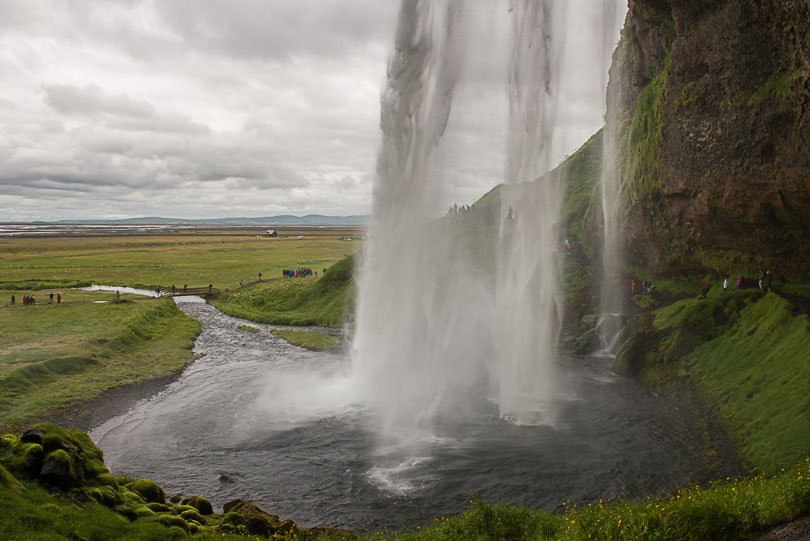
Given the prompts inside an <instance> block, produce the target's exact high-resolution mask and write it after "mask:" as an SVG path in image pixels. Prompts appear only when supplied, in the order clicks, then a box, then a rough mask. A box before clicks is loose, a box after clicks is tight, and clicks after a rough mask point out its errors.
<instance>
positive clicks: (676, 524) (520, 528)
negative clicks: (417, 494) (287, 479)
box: [363, 461, 810, 541]
mask: <svg viewBox="0 0 810 541" xmlns="http://www.w3.org/2000/svg"><path fill="white" fill-rule="evenodd" d="M808 511H810V462H808V461H805V462H803V463H801V464H800V465H798V466H796V467H793V468H791V469H789V470H787V471H784V472H780V473H779V474H777V475H775V476H773V477H765V476H757V477H752V478H746V479H726V480H723V481H721V482H717V483H714V484H712V485H711V486H710V487H708V488H700V487H689V488H685V489H682V490H680V491H678V493H677V494H676V495H674V496H673V497H670V498H666V499H654V498H649V499H646V500H622V501H618V502H610V503H606V502H600V503H598V504H595V505H590V506H587V507H580V508H577V507H573V506H566V507H565V510H564V512H563V513H562V514H555V513H551V512H548V511H536V510H530V509H525V508H519V507H511V506H506V505H491V504H487V503H484V502H482V501H478V500H476V501H473V503H472V505H471V506H470V509H469V510H468V511H466V512H465V513H464V514H462V515H460V516H457V517H445V518H440V519H437V520H436V522H435V524H434V525H432V526H431V527H428V528H423V529H419V530H416V531H414V532H410V533H402V534H396V533H391V532H382V533H379V534H377V535H375V536H367V537H363V539H397V540H400V541H451V540H459V541H461V540H465V541H466V540H471V541H477V540H480V541H485V540H487V541H488V540H495V539H498V540H505V539H509V540H524V539H525V540H549V541H552V540H555V541H584V540H590V539H599V540H610V539H615V540H620V539H633V540H650V541H653V540H655V541H670V540H671V541H678V540H683V539H694V540H702V539H711V540H713V541H723V540H729V541H731V540H738V539H744V538H747V536H749V535H750V534H752V533H754V532H756V531H758V530H760V529H763V528H767V527H769V526H774V525H779V524H783V523H785V522H788V521H790V520H792V519H794V518H796V517H799V516H801V515H803V514H805V513H807V512H808Z"/></svg>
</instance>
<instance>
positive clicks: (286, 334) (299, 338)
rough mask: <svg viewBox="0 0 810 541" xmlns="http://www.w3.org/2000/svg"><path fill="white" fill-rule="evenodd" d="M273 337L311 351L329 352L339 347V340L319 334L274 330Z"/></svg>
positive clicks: (335, 337)
mask: <svg viewBox="0 0 810 541" xmlns="http://www.w3.org/2000/svg"><path fill="white" fill-rule="evenodd" d="M273 336H276V337H278V338H281V339H282V340H286V341H287V342H289V343H290V344H293V345H295V346H299V347H302V348H304V349H308V350H311V351H330V350H335V349H338V348H340V346H341V341H340V338H338V337H337V336H332V335H329V334H324V333H320V332H311V331H293V330H290V329H274V330H273Z"/></svg>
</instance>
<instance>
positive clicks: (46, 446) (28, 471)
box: [0, 423, 115, 490]
mask: <svg viewBox="0 0 810 541" xmlns="http://www.w3.org/2000/svg"><path fill="white" fill-rule="evenodd" d="M2 441H3V443H2V445H3V446H9V445H10V447H9V448H10V450H11V455H12V456H11V457H10V458H6V459H5V460H3V462H4V463H5V465H6V466H7V467H8V468H9V469H10V470H11V471H12V472H13V473H15V474H18V475H24V476H25V477H28V478H29V479H33V480H37V481H41V482H43V483H45V484H48V485H51V486H55V487H58V488H60V489H62V490H69V489H72V488H76V487H80V486H83V485H96V484H98V485H107V486H115V483H114V481H115V480H114V478H113V477H112V476H111V475H110V471H109V470H108V469H107V467H106V466H105V465H104V457H103V454H102V452H101V450H100V449H99V448H98V447H96V445H95V444H94V443H93V441H92V440H91V439H90V438H89V437H88V436H87V434H85V433H84V432H81V431H79V430H73V429H66V428H60V427H58V426H56V425H53V424H49V423H43V424H38V425H35V426H34V427H33V428H30V429H28V430H26V431H25V432H24V433H23V434H22V435H21V436H20V438H19V439H18V440H16V441H15V438H14V437H13V436H12V437H9V436H4V437H3V440H2ZM0 460H2V458H0Z"/></svg>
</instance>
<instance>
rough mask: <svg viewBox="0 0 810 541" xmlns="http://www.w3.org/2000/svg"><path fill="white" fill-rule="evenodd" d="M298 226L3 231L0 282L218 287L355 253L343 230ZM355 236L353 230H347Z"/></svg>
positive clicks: (3, 285) (14, 285)
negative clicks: (268, 230)
mask: <svg viewBox="0 0 810 541" xmlns="http://www.w3.org/2000/svg"><path fill="white" fill-rule="evenodd" d="M301 234H303V235H304V236H305V237H306V238H305V239H304V240H298V232H291V233H290V236H288V237H280V238H268V237H263V236H260V235H259V232H258V231H237V232H234V231H223V232H220V233H218V234H215V233H212V232H204V233H177V234H172V235H143V236H140V235H138V236H135V235H132V236H124V235H120V236H104V237H94V238H82V237H80V236H76V237H59V238H53V237H43V238H33V239H30V238H25V239H21V238H0V254H1V255H0V289H23V290H29V289H43V288H49V287H62V288H65V287H73V286H79V285H89V284H90V283H95V284H109V285H121V286H132V287H144V288H146V289H154V288H155V287H158V286H159V287H161V289H163V290H168V288H169V287H170V286H171V285H172V284H174V285H176V286H177V287H182V286H183V285H184V284H188V286H189V287H203V286H207V285H208V284H213V285H214V287H216V288H219V289H233V288H237V287H239V282H240V280H241V281H244V282H245V283H249V282H252V281H255V280H257V279H258V273H259V272H261V273H262V276H263V278H265V279H269V278H275V277H278V276H281V271H282V270H283V269H285V268H288V269H297V268H301V267H309V268H312V269H313V270H317V271H320V270H321V269H323V268H325V267H329V266H331V265H333V264H334V263H335V262H336V261H338V260H340V259H341V258H343V257H345V256H346V255H349V254H351V253H354V252H355V251H356V250H357V248H358V246H359V241H351V242H349V241H342V240H340V238H341V237H342V236H345V235H347V232H345V231H328V232H317V231H307V232H301ZM348 234H349V235H350V236H354V235H356V232H354V233H351V232H350V233H348Z"/></svg>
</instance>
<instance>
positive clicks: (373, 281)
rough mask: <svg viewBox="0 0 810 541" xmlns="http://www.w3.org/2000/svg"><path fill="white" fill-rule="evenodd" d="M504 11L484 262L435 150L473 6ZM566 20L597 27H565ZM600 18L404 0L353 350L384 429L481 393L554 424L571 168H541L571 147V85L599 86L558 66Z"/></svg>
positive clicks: (389, 432)
mask: <svg viewBox="0 0 810 541" xmlns="http://www.w3.org/2000/svg"><path fill="white" fill-rule="evenodd" d="M507 7H508V12H509V17H510V19H509V20H510V23H511V34H512V40H511V46H510V47H509V51H508V53H506V54H508V55H509V56H508V58H507V60H506V62H504V65H505V66H508V69H507V70H506V72H505V73H504V74H503V77H504V79H505V81H506V83H507V84H506V89H507V95H506V96H505V99H508V111H509V115H508V127H507V128H508V140H507V141H506V142H505V147H506V148H505V156H504V163H505V173H504V178H505V185H504V186H503V187H502V189H501V192H500V197H501V209H500V220H499V225H498V226H497V230H496V231H494V232H493V234H497V236H498V238H497V246H496V248H495V249H494V250H493V253H492V254H488V255H487V257H489V258H490V259H495V260H496V261H495V263H494V264H493V265H491V266H490V267H489V268H491V269H492V270H490V271H489V272H487V271H486V270H485V269H486V268H487V266H486V265H480V258H481V257H482V256H481V254H480V253H475V252H474V250H471V249H470V248H469V246H467V245H466V244H469V243H465V242H459V239H460V238H461V237H462V235H460V234H459V231H458V230H456V229H454V226H453V223H452V220H447V219H445V220H439V219H438V217H439V216H440V215H441V214H442V212H441V210H442V209H441V208H440V207H441V205H439V204H438V202H439V201H442V197H443V196H444V195H445V194H446V193H447V192H448V190H450V189H451V186H450V182H449V180H448V179H447V178H446V175H442V174H441V170H440V168H439V167H438V166H437V161H439V159H440V158H439V157H437V154H438V153H439V152H438V151H437V149H439V148H440V143H441V141H442V138H443V136H444V134H445V130H446V129H447V127H448V120H449V119H450V118H451V116H452V115H451V113H452V110H453V109H452V108H453V105H454V99H455V98H456V94H457V93H458V90H459V85H460V84H462V83H463V82H464V66H465V60H466V58H467V55H468V54H469V49H470V47H469V46H470V41H469V40H470V39H471V37H470V36H471V34H474V32H473V29H471V28H469V26H470V25H471V24H474V23H473V22H471V21H475V20H476V19H475V18H474V17H468V15H469V14H470V13H471V12H472V11H473V10H475V9H503V10H504V11H502V12H501V15H502V16H503V15H505V14H506V8H507ZM577 9H580V10H581V11H583V12H585V13H587V14H588V17H587V22H586V23H582V21H579V20H573V21H572V20H570V13H571V12H572V11H575V10H577ZM493 13H494V12H493ZM479 15H480V13H479ZM479 18H480V17H479ZM570 24H572V25H581V24H587V25H589V26H593V27H594V28H595V31H594V32H592V33H589V32H567V31H566V28H567V26H569V25H570ZM607 26H609V25H608V23H606V22H605V21H604V20H603V17H602V16H601V15H599V14H594V10H593V6H592V5H591V4H590V2H589V1H586V0H576V1H575V2H573V3H572V2H563V1H561V0H537V1H534V0H508V3H507V0H494V1H493V2H491V3H490V4H482V3H476V4H475V5H473V4H472V3H470V2H469V1H464V0H402V3H401V8H400V14H399V23H398V28H397V34H396V41H395V49H394V52H393V54H392V57H391V60H390V62H389V66H388V83H387V87H386V89H385V91H384V92H383V95H382V98H381V108H382V113H381V118H382V121H381V127H382V134H383V143H382V147H381V150H380V155H379V158H378V163H377V177H376V180H375V185H374V196H373V209H372V217H371V219H370V223H369V233H368V242H367V243H366V247H365V253H364V257H363V261H362V264H361V267H360V270H359V274H358V299H357V314H356V331H355V338H354V343H353V350H352V369H353V371H354V376H355V378H356V381H357V382H358V387H359V390H360V394H361V396H362V397H363V401H364V402H365V403H366V404H367V405H368V407H369V411H370V412H372V413H373V414H374V415H375V417H376V418H377V419H378V420H379V424H380V433H381V435H382V436H383V437H384V438H387V439H388V440H391V439H393V440H403V439H404V440H407V439H409V438H413V437H414V434H423V433H432V432H433V429H434V427H435V425H436V424H437V423H440V422H442V420H444V419H450V420H458V419H463V418H465V416H469V415H471V414H472V413H471V412H472V411H473V410H476V408H479V409H478V410H477V411H480V407H481V406H480V405H481V403H486V404H491V405H493V407H495V408H497V414H498V415H499V416H500V417H503V418H505V419H508V420H510V421H513V422H515V423H517V424H553V423H554V421H555V418H554V402H555V400H556V393H557V381H556V378H555V371H554V368H553V366H554V363H555V362H556V357H557V352H556V344H557V339H558V333H559V330H560V321H561V306H562V302H561V294H560V284H559V282H560V261H561V258H560V254H559V245H560V243H561V239H560V238H559V216H560V205H561V193H562V189H563V187H564V186H563V185H562V184H561V182H562V181H564V179H561V180H560V179H558V180H557V181H554V182H552V181H550V180H548V178H550V177H544V178H543V179H542V180H540V181H538V179H539V178H540V177H542V176H543V175H544V174H545V173H546V172H548V171H549V170H550V169H551V168H552V167H553V166H554V165H556V163H555V161H556V160H559V159H560V152H559V148H560V147H563V146H565V145H566V144H569V143H570V142H569V141H565V140H564V139H565V137H563V136H562V135H560V134H561V125H562V124H561V122H562V121H561V120H560V119H562V118H570V117H571V116H572V113H571V111H570V110H566V111H564V112H566V113H567V115H568V116H567V117H565V116H561V114H560V111H562V110H564V109H565V108H561V107H560V99H561V96H564V91H565V90H566V89H565V88H562V87H563V86H565V85H571V86H577V85H592V87H594V88H596V89H597V90H598V92H599V93H601V92H602V91H603V90H604V89H603V88H601V87H600V84H602V85H603V84H604V81H603V79H604V76H602V75H601V72H600V71H599V70H595V69H593V67H592V65H600V64H601V62H600V61H598V60H597V61H591V60H589V61H588V63H587V64H586V65H584V66H579V67H578V68H577V69H578V70H579V71H576V70H574V68H573V67H569V66H566V65H565V64H566V62H568V60H567V59H568V58H569V57H568V56H566V51H568V54H569V55H571V54H573V55H574V56H576V55H578V54H580V53H582V54H583V55H584V56H587V58H588V59H590V58H591V57H593V56H595V53H593V51H595V50H598V51H600V52H601V51H602V47H601V44H602V40H603V39H604V35H603V32H602V28H603V27H604V28H607ZM572 43H573V45H572ZM478 45H479V46H480V43H479V44H478ZM582 51H587V54H585V53H583V52H582ZM578 60H581V59H578V58H574V62H571V63H570V65H571V66H574V65H575V64H576V61H578ZM572 70H573V71H576V76H575V77H572V76H571V72H572ZM600 77H602V79H600ZM568 90H569V91H571V90H572V89H570V88H569V89H568ZM573 90H577V89H576V88H574V89H573ZM595 94H596V92H594V95H595ZM569 109H576V104H574V105H572V106H570V107H569ZM476 258H478V259H476ZM493 274H494V276H493Z"/></svg>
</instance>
